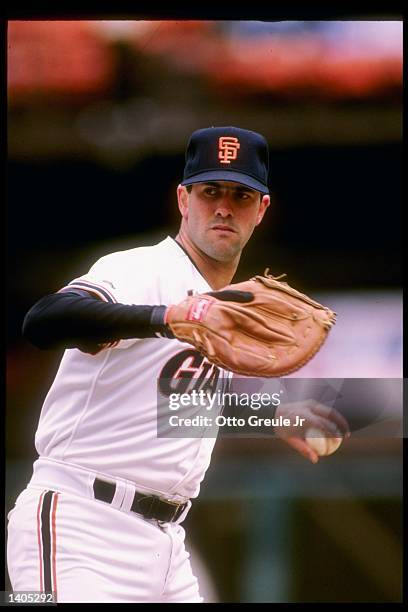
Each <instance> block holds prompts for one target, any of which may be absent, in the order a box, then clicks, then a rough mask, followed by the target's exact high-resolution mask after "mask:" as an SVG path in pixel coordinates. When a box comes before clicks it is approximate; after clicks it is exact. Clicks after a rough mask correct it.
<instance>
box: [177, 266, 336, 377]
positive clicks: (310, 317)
mask: <svg viewBox="0 0 408 612" xmlns="http://www.w3.org/2000/svg"><path fill="white" fill-rule="evenodd" d="M268 272H269V269H267V270H265V274H264V276H255V277H253V278H251V279H250V280H248V281H245V282H243V283H236V284H232V285H228V286H227V287H225V288H224V289H222V290H221V291H212V292H209V293H205V294H199V295H194V296H191V297H188V298H186V299H185V300H183V301H182V302H181V303H180V304H178V305H172V306H170V307H169V308H168V309H167V311H166V323H167V325H168V326H169V328H170V329H171V331H172V333H173V334H174V336H175V337H176V338H178V339H179V340H182V341H185V342H188V343H189V344H192V345H193V346H195V347H196V348H197V350H199V351H200V352H201V353H202V354H203V355H205V356H206V357H207V359H208V360H209V361H211V362H212V363H215V364H216V365H218V366H220V367H222V368H224V369H226V370H229V371H231V372H235V373H236V374H242V375H245V376H264V377H272V376H283V375H285V374H289V373H290V372H295V371H296V370H298V369H299V368H301V367H302V366H303V365H305V364H306V363H307V362H308V361H309V360H310V359H311V358H312V357H313V355H315V353H316V352H317V351H318V350H319V349H320V347H321V345H322V344H323V342H324V340H325V339H326V337H327V334H328V332H329V330H330V328H331V326H332V325H333V324H334V323H335V320H336V314H335V313H334V312H333V311H332V310H330V309H329V308H326V307H325V306H322V305H321V304H319V303H318V302H315V301H314V300H312V299H311V298H309V297H308V296H306V295H304V294H302V293H299V291H296V289H293V288H292V287H290V286H289V285H288V284H287V283H286V282H282V281H280V280H279V279H280V278H282V276H285V275H282V276H278V277H274V276H272V275H270V274H268Z"/></svg>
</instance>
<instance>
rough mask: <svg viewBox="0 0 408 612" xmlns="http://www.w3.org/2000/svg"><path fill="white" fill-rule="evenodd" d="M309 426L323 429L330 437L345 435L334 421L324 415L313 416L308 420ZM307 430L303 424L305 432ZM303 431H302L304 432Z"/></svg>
mask: <svg viewBox="0 0 408 612" xmlns="http://www.w3.org/2000/svg"><path fill="white" fill-rule="evenodd" d="M309 427H313V428H315V429H319V430H322V431H323V433H324V434H325V435H327V436H330V437H339V436H342V437H343V436H344V434H343V431H342V430H341V429H340V428H339V427H338V426H337V425H336V424H335V423H333V421H330V420H329V419H326V418H324V417H318V416H312V417H310V418H309V419H308V420H307V429H308V428H309ZM304 431H305V426H303V432H304ZM303 432H302V433H303Z"/></svg>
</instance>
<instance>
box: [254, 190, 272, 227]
mask: <svg viewBox="0 0 408 612" xmlns="http://www.w3.org/2000/svg"><path fill="white" fill-rule="evenodd" d="M270 203H271V198H270V197H269V196H268V195H264V196H262V199H261V204H260V206H259V211H258V216H257V219H256V225H259V224H260V222H261V221H262V219H263V216H264V214H265V212H266V209H267V208H268V206H269V205H270Z"/></svg>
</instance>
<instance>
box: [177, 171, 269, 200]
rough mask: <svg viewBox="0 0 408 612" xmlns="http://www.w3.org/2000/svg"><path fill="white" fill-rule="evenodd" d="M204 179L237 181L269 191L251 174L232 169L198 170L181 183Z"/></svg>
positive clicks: (263, 191) (266, 192)
mask: <svg viewBox="0 0 408 612" xmlns="http://www.w3.org/2000/svg"><path fill="white" fill-rule="evenodd" d="M206 181H231V183H239V184H240V185H245V187H250V188H251V189H256V191H260V192H261V193H262V194H265V195H266V194H268V193H269V189H268V187H266V186H265V185H264V184H263V183H261V182H260V181H257V180H256V179H254V178H252V176H248V175H247V174H242V173H241V172H234V171H233V170H209V171H208V172H200V173H199V174H195V175H194V176H191V177H190V178H187V179H184V180H183V181H182V182H181V185H193V184H194V183H205V182H206Z"/></svg>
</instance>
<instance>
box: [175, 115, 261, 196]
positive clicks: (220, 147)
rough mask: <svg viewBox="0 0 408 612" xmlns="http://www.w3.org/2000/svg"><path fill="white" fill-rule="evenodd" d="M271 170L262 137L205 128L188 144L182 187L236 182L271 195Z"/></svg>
mask: <svg viewBox="0 0 408 612" xmlns="http://www.w3.org/2000/svg"><path fill="white" fill-rule="evenodd" d="M268 170H269V151H268V143H267V142H266V140H265V138H264V137H263V136H262V135H261V134H258V133H257V132H252V131H250V130H243V129H241V128H237V127H232V126H230V127H210V128H203V129H201V130H196V131H195V132H193V133H192V135H191V137H190V140H189V142H188V144H187V149H186V165H185V167H184V175H183V181H182V183H181V184H182V185H192V184H193V183H205V182H207V181H232V182H234V183H240V184H241V185H245V186H246V187H250V188H251V189H256V190H257V191H260V192H261V193H263V194H267V193H269V189H268Z"/></svg>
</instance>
